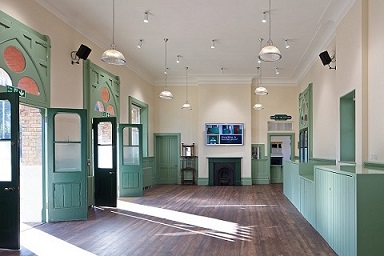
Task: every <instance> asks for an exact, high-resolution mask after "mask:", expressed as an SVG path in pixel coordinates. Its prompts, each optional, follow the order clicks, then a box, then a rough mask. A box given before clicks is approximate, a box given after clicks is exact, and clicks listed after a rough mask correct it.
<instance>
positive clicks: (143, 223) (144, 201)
mask: <svg viewBox="0 0 384 256" xmlns="http://www.w3.org/2000/svg"><path fill="white" fill-rule="evenodd" d="M282 189H283V187H282V185H281V184H272V185H254V186H193V185H157V186H154V187H152V188H150V189H148V190H146V191H145V196H144V197H140V198H120V200H119V204H118V207H117V208H99V207H93V208H90V209H89V216H88V220H87V221H73V222H60V223H46V224H43V225H41V226H39V227H37V229H38V230H39V232H40V231H43V232H45V233H48V234H50V235H52V236H54V237H56V238H59V239H61V240H63V241H66V242H68V243H70V244H72V245H74V246H76V247H78V248H81V249H83V250H85V251H88V252H90V253H92V254H94V255H140V256H145V255H161V256H162V255H166V256H168V255H183V256H184V255H199V256H200V255H212V256H213V255H220V256H225V255H229V256H232V255H233V256H235V255H260V256H267V255H295V256H297V255H336V254H335V253H334V252H333V250H332V249H331V248H330V247H329V246H328V244H327V243H326V242H325V241H324V239H323V238H322V237H321V236H320V235H319V234H318V232H317V231H316V230H315V229H314V228H313V227H312V226H311V225H310V224H309V223H308V222H307V221H306V220H305V219H304V218H303V217H302V216H301V214H300V213H299V212H298V211H297V209H296V208H295V207H294V206H293V205H292V204H291V203H290V202H289V200H288V199H287V198H286V197H285V196H284V195H283V192H282ZM36 243H41V245H42V246H47V245H48V244H45V242H44V241H39V240H37V242H36ZM56 252H57V255H60V253H62V254H61V255H65V252H63V251H61V248H56ZM0 255H7V256H8V255H36V254H35V253H34V252H32V251H30V250H29V249H27V248H25V247H23V248H22V250H21V251H20V252H5V251H0ZM47 255H49V254H47ZM71 255H75V254H71Z"/></svg>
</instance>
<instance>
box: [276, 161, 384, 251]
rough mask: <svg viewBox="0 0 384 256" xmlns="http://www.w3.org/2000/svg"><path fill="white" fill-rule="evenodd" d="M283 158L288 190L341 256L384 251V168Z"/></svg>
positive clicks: (292, 200)
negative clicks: (305, 165) (305, 166)
mask: <svg viewBox="0 0 384 256" xmlns="http://www.w3.org/2000/svg"><path fill="white" fill-rule="evenodd" d="M300 168H301V167H300V163H298V162H291V161H286V162H284V194H285V195H286V197H287V198H288V199H289V200H290V201H291V202H292V203H293V204H294V205H295V207H296V208H297V209H298V210H299V211H300V212H301V214H302V215H303V216H304V217H305V218H306V219H307V220H308V222H309V223H310V224H311V225H312V226H313V227H314V228H315V229H316V230H317V231H318V232H319V233H320V235H321V236H323V238H324V239H325V240H326V241H327V242H328V244H329V245H330V246H331V247H332V249H333V250H334V251H335V252H336V253H337V254H338V255H340V256H343V255H345V256H353V255H370V256H374V255H383V252H384V242H383V241H384V196H383V195H384V171H381V170H376V169H368V168H363V167H359V166H353V165H314V166H313V172H312V175H311V174H310V173H306V174H305V175H300Z"/></svg>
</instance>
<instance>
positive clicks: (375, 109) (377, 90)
mask: <svg viewBox="0 0 384 256" xmlns="http://www.w3.org/2000/svg"><path fill="white" fill-rule="evenodd" d="M383 13H384V1H382V0H370V1H369V20H368V24H369V30H368V33H369V34H368V58H369V60H368V67H369V71H368V86H369V91H368V98H369V101H368V113H369V116H368V124H369V127H368V131H369V132H368V160H369V161H371V162H380V163H384V136H383V134H384V118H383V96H384V79H383V77H384V76H383V75H384V73H383V72H384V58H383V56H384V47H383V46H384V33H383V24H384V15H383Z"/></svg>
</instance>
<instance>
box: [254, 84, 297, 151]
mask: <svg viewBox="0 0 384 256" xmlns="http://www.w3.org/2000/svg"><path fill="white" fill-rule="evenodd" d="M264 86H265V87H266V88H267V89H268V95H267V96H259V99H260V100H259V101H260V102H261V104H262V105H263V106H264V109H263V110H259V111H256V110H253V109H252V110H251V114H252V139H251V140H252V144H255V143H260V144H265V145H266V144H267V139H268V138H267V134H268V121H272V120H271V119H270V116H272V115H274V114H287V115H289V116H292V119H291V120H289V121H292V122H293V127H294V130H295V131H297V130H298V127H299V123H298V120H299V119H298V102H299V98H298V97H299V96H298V87H297V86H296V85H292V84H285V85H284V84H280V85H279V84H271V85H264ZM255 89H256V87H252V104H251V107H250V109H251V108H252V106H253V105H255V103H256V101H257V96H256V95H255V94H254V93H253V92H254V91H255ZM295 131H294V132H295ZM295 140H296V142H293V143H296V144H297V141H298V133H297V132H296V134H295ZM268 148H269V147H265V154H267V150H268ZM292 153H293V155H298V149H297V147H295V152H292Z"/></svg>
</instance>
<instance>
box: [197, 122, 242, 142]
mask: <svg viewBox="0 0 384 256" xmlns="http://www.w3.org/2000/svg"><path fill="white" fill-rule="evenodd" d="M243 137H244V124H242V123H228V124H220V123H207V124H205V144H206V145H208V146H215V145H243V143H244V142H243Z"/></svg>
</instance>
